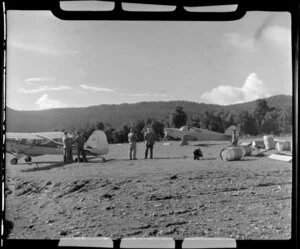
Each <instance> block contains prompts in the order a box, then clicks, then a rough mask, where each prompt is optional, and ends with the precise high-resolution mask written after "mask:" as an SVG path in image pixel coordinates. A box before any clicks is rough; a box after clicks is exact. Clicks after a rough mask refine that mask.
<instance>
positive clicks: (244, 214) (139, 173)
mask: <svg viewBox="0 0 300 249" xmlns="http://www.w3.org/2000/svg"><path fill="white" fill-rule="evenodd" d="M241 142H245V141H241ZM227 144H228V143H227V142H189V145H187V146H180V145H179V142H159V143H157V144H156V145H155V147H154V159H152V160H150V159H147V160H145V159H143V158H144V144H138V153H137V157H138V160H136V161H130V160H128V159H127V158H128V144H120V145H118V144H115V145H110V152H109V154H108V155H107V156H106V159H107V161H106V162H104V163H103V162H102V160H100V159H94V160H92V161H90V162H88V163H73V164H68V165H63V164H62V163H61V160H62V156H47V155H45V156H40V157H36V158H33V161H38V162H40V163H39V167H38V168H37V167H36V166H35V164H31V165H27V164H25V162H24V160H23V159H21V160H20V161H19V164H18V165H10V163H9V160H10V159H11V156H10V155H8V156H7V165H6V209H5V210H6V220H7V226H6V227H7V228H8V230H7V234H8V238H13V239H16V238H18V239H20V238H27V239H47V238H49V239H50V238H51V239H54V238H61V237H111V238H113V239H115V238H121V237H156V236H158V237H173V238H176V239H179V238H181V239H182V238H187V237H231V238H235V239H289V238H290V236H291V189H292V164H291V163H286V162H282V161H276V160H272V159H269V158H268V157H267V156H265V157H254V156H248V157H244V158H243V159H242V160H241V161H232V162H226V161H223V160H221V159H220V157H219V152H220V150H221V149H222V148H224V147H225V146H226V145H227ZM197 145H200V147H201V149H202V151H203V154H204V160H199V161H194V160H193V157H192V151H193V150H194V149H195V148H196V147H197ZM274 152H276V151H275V150H271V151H268V152H266V153H265V154H266V155H270V154H272V153H274Z"/></svg>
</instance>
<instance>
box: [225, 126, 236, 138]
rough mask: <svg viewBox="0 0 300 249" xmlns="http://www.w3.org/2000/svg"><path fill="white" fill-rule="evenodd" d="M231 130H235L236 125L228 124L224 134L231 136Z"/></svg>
mask: <svg viewBox="0 0 300 249" xmlns="http://www.w3.org/2000/svg"><path fill="white" fill-rule="evenodd" d="M233 130H236V131H237V128H236V126H234V125H231V126H229V127H228V128H227V130H226V131H225V132H224V135H228V136H231V135H232V131H233Z"/></svg>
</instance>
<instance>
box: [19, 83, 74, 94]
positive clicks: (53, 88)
mask: <svg viewBox="0 0 300 249" xmlns="http://www.w3.org/2000/svg"><path fill="white" fill-rule="evenodd" d="M70 89H71V87H69V86H64V85H61V86H48V85H45V86H41V87H39V88H35V89H26V88H19V89H18V90H17V92H18V93H39V92H48V91H64V90H70Z"/></svg>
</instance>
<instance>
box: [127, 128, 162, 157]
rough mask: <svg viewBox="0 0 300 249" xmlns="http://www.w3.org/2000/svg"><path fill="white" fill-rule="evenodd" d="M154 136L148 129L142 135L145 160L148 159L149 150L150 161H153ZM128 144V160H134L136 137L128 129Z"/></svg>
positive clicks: (133, 132)
mask: <svg viewBox="0 0 300 249" xmlns="http://www.w3.org/2000/svg"><path fill="white" fill-rule="evenodd" d="M155 140H156V137H155V134H154V132H153V131H152V130H151V129H150V128H147V131H146V133H145V135H144V141H145V145H146V148H145V159H147V158H148V151H149V150H150V159H153V146H154V144H155ZM128 142H129V160H136V159H137V158H136V143H137V135H136V133H135V131H134V129H130V132H129V134H128Z"/></svg>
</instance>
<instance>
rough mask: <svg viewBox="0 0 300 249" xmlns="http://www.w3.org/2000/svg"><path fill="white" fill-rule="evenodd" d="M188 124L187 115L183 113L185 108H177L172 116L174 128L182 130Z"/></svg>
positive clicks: (171, 121) (171, 120)
mask: <svg viewBox="0 0 300 249" xmlns="http://www.w3.org/2000/svg"><path fill="white" fill-rule="evenodd" d="M186 122H187V115H186V113H185V112H184V111H183V107H181V106H176V107H175V112H173V113H172V114H171V116H170V123H171V125H172V127H174V128H180V127H182V126H184V125H185V124H186Z"/></svg>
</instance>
